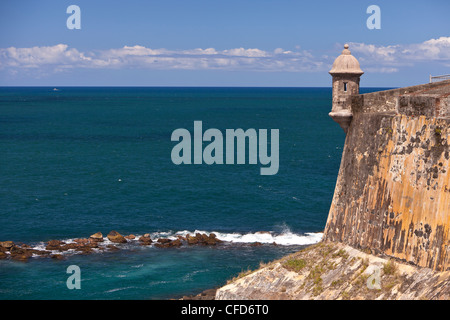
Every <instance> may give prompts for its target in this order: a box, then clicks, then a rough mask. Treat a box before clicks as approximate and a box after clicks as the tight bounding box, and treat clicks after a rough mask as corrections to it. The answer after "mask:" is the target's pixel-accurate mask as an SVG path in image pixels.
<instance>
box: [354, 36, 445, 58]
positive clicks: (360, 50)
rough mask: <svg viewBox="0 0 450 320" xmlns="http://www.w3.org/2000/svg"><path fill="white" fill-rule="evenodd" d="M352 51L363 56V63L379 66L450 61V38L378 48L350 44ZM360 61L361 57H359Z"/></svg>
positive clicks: (370, 45)
mask: <svg viewBox="0 0 450 320" xmlns="http://www.w3.org/2000/svg"><path fill="white" fill-rule="evenodd" d="M350 50H351V51H352V53H353V54H355V55H361V61H365V62H369V63H370V62H371V61H372V62H374V63H377V64H380V63H381V64H397V65H403V64H410V63H412V62H420V61H424V62H426V61H447V62H448V60H450V37H440V38H438V39H430V40H427V41H424V42H422V43H415V44H397V45H389V46H376V45H373V44H364V43H350ZM358 59H359V57H358Z"/></svg>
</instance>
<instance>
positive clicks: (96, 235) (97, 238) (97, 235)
mask: <svg viewBox="0 0 450 320" xmlns="http://www.w3.org/2000/svg"><path fill="white" fill-rule="evenodd" d="M89 240H93V241H97V242H103V234H102V233H101V232H96V233H94V234H92V235H90V236H89Z"/></svg>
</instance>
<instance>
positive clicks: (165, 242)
mask: <svg viewBox="0 0 450 320" xmlns="http://www.w3.org/2000/svg"><path fill="white" fill-rule="evenodd" d="M181 245H182V243H181V240H180V239H176V240H170V239H165V238H161V239H158V240H157V242H156V243H155V247H158V248H171V247H179V246H181Z"/></svg>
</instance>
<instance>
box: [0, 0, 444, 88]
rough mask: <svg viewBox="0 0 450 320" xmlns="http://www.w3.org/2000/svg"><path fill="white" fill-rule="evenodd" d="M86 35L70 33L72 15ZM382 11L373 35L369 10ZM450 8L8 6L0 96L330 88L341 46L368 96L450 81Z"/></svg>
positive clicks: (1, 40)
mask: <svg viewBox="0 0 450 320" xmlns="http://www.w3.org/2000/svg"><path fill="white" fill-rule="evenodd" d="M72 4H75V5H78V6H79V7H80V9H81V29H80V30H69V29H68V28H67V27H66V20H67V18H68V17H69V16H70V15H69V14H67V13H66V9H67V7H68V6H69V5H72ZM372 4H375V5H378V6H379V7H380V9H381V29H380V30H370V29H368V28H367V26H366V20H367V18H368V17H369V16H370V14H367V13H366V9H367V7H368V6H369V5H372ZM449 12H450V1H448V0H434V1H433V0H429V1H379V0H374V1H364V0H359V1H357V0H355V1H346V0H342V1H335V0H333V1H319V0H317V1H299V0H295V1H294V0H291V1H287V0H270V1H269V0H259V1H255V0H251V1H250V0H239V1H235V0H227V1H216V0H207V1H203V0H183V1H178V0H164V1H153V0H147V1H143V0H128V1H112V0H110V1H104V0H70V1H66V0H53V1H47V0H39V1H36V0H27V1H25V0H2V1H0V85H3V86H4V85H19V86H20V85H43V86H67V85H75V86H83V85H88V86H109V85H113V86H121V85H123V86H294V87H295V86H330V85H331V77H330V75H329V74H328V71H329V70H330V68H331V64H332V63H333V60H334V59H335V58H336V57H337V56H338V55H339V54H340V52H341V51H342V47H343V44H344V43H349V44H350V50H351V51H352V54H353V55H354V56H355V57H356V58H358V60H359V61H360V64H361V68H362V69H363V71H365V74H364V75H363V76H362V79H361V86H371V87H379V86H384V87H386V86H387V87H397V86H406V85H414V84H419V83H425V82H427V80H428V76H429V74H433V75H438V74H449V73H450V32H449V31H450V19H449Z"/></svg>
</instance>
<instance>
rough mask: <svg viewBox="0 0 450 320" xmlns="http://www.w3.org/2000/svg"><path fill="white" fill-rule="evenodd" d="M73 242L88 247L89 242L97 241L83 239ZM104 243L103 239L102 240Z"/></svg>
mask: <svg viewBox="0 0 450 320" xmlns="http://www.w3.org/2000/svg"><path fill="white" fill-rule="evenodd" d="M73 241H74V242H75V243H78V244H79V245H87V244H88V243H89V242H91V241H96V240H94V239H91V238H89V239H86V238H81V239H74V240H73ZM102 241H103V238H102Z"/></svg>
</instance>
